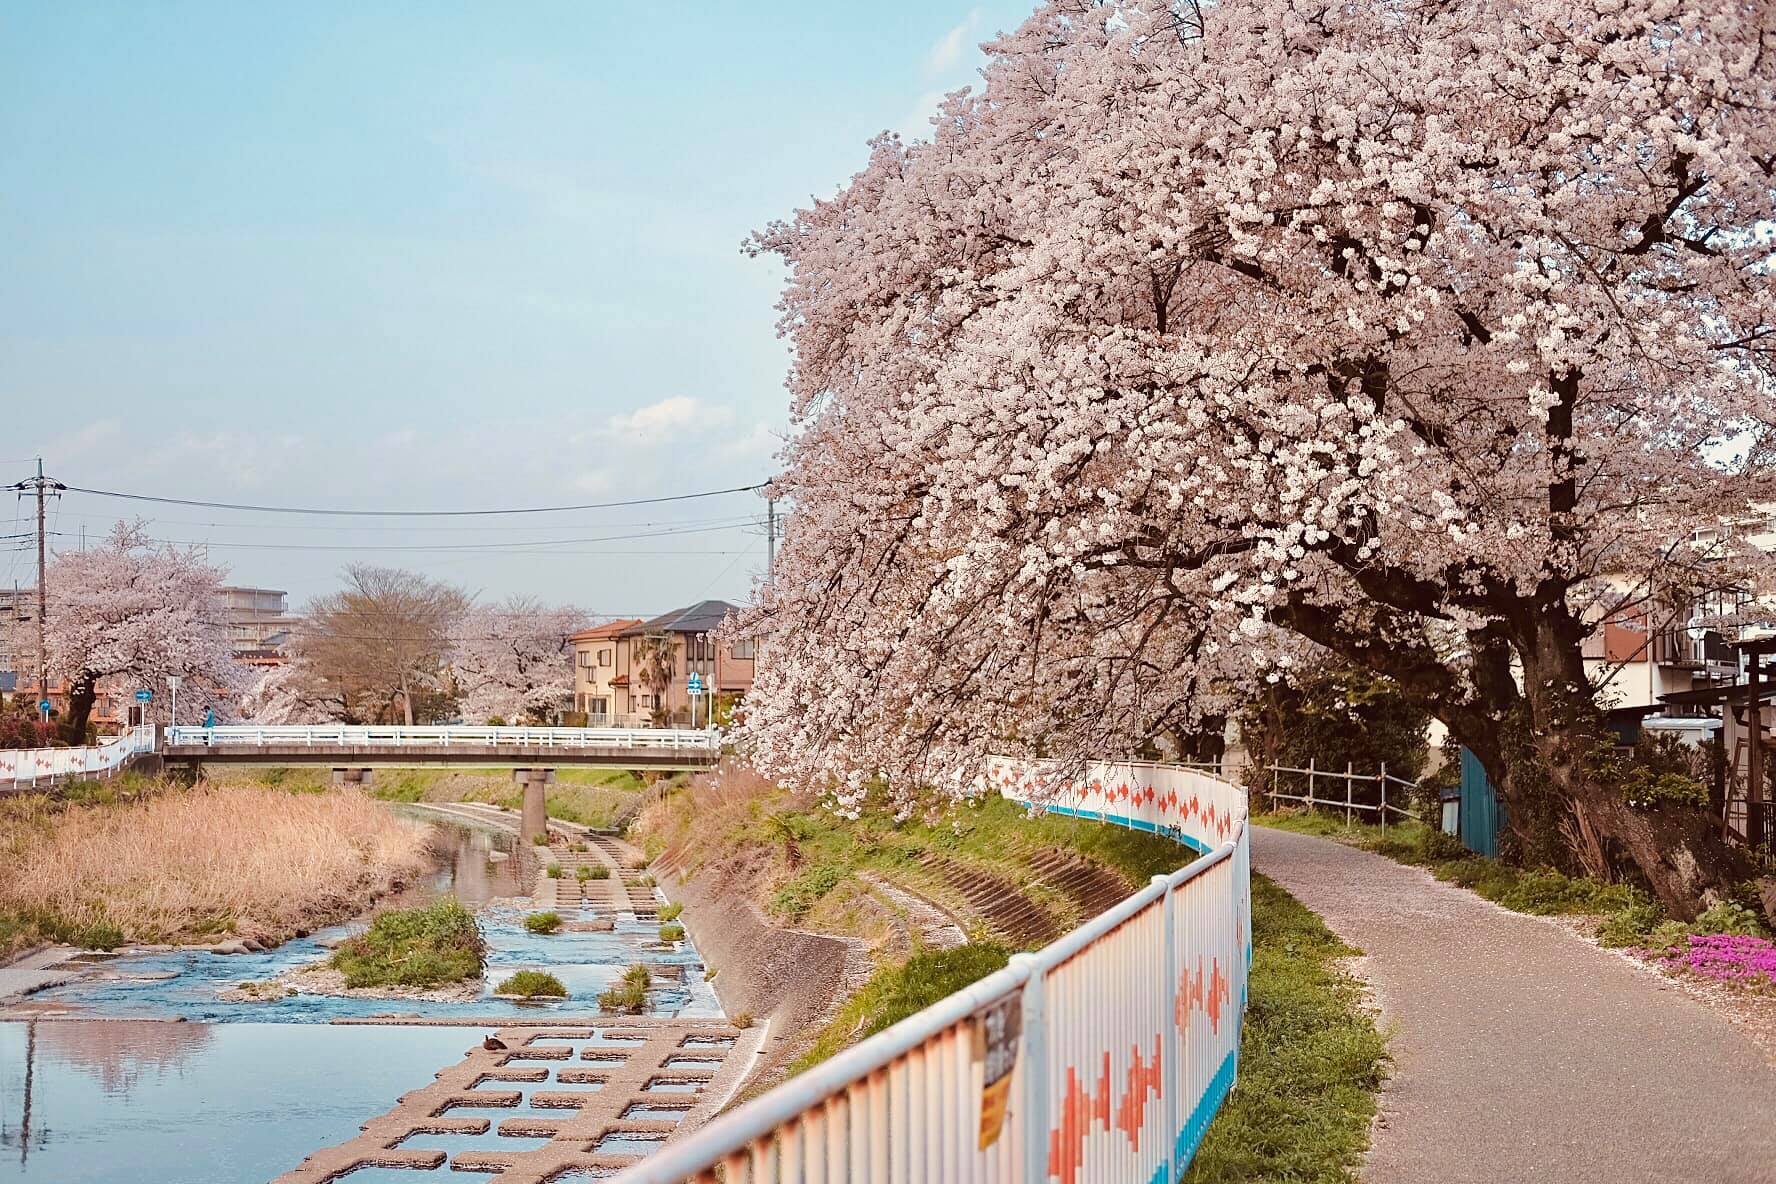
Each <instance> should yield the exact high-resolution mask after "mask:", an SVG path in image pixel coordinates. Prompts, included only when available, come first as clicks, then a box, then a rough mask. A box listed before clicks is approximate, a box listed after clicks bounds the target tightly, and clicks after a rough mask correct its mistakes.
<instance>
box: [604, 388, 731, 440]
mask: <svg viewBox="0 0 1776 1184" xmlns="http://www.w3.org/2000/svg"><path fill="white" fill-rule="evenodd" d="M733 419H734V413H733V411H732V410H730V409H729V408H726V407H716V406H711V405H710V404H708V403H705V402H703V400H701V399H697V398H693V397H691V396H690V395H672V396H670V397H668V398H665V399H661V400H660V401H659V402H658V403H649V404H648V405H647V406H645V407H637V408H636V409H635V410H634V411H631V412H629V413H628V414H627V415H613V416H611V418H610V420H609V422H607V423H606V424H605V426H604V428H603V429H602V430H601V431H600V432H599V433H598V434H599V435H602V436H606V437H613V438H617V439H622V440H627V441H629V442H630V443H634V444H644V445H646V444H663V443H665V442H667V441H668V440H672V439H675V438H681V437H684V436H687V435H701V434H702V433H705V432H708V431H712V430H714V429H716V428H721V427H726V426H727V425H728V424H729V423H731V422H733Z"/></svg>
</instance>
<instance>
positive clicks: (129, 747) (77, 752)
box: [0, 727, 154, 785]
mask: <svg viewBox="0 0 1776 1184" xmlns="http://www.w3.org/2000/svg"><path fill="white" fill-rule="evenodd" d="M153 751H154V729H153V728H152V727H139V728H131V729H130V730H129V731H127V732H125V733H123V735H121V736H117V737H115V738H113V739H110V740H107V741H105V742H104V743H103V744H94V745H89V746H87V747H84V748H9V749H5V750H0V784H5V783H7V782H12V783H15V784H25V785H36V784H37V783H38V782H40V781H54V780H56V779H58V778H63V777H87V776H98V775H104V774H110V773H113V772H116V771H117V769H119V768H120V767H122V766H123V765H124V764H125V763H126V762H127V761H128V760H129V759H130V758H131V757H134V756H136V755H138V754H140V753H144V752H153Z"/></svg>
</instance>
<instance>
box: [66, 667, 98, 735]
mask: <svg viewBox="0 0 1776 1184" xmlns="http://www.w3.org/2000/svg"><path fill="white" fill-rule="evenodd" d="M98 700H99V681H98V679H96V678H94V677H92V675H90V674H82V675H81V676H80V677H79V678H76V679H75V680H74V682H73V685H71V686H70V687H69V688H68V718H67V719H64V720H63V721H62V738H63V739H65V740H66V741H67V742H68V743H69V744H85V743H86V725H87V721H89V720H90V719H92V712H93V705H94V704H95V703H97V702H98Z"/></svg>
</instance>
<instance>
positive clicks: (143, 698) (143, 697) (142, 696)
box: [136, 691, 154, 703]
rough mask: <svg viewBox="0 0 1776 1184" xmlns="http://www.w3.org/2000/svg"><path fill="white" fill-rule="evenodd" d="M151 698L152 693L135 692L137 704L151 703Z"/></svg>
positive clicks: (152, 696)
mask: <svg viewBox="0 0 1776 1184" xmlns="http://www.w3.org/2000/svg"><path fill="white" fill-rule="evenodd" d="M153 698H154V692H153V691H137V692H136V702H138V703H147V702H149V701H151V700H152V699H153Z"/></svg>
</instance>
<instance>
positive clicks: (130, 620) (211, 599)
mask: <svg viewBox="0 0 1776 1184" xmlns="http://www.w3.org/2000/svg"><path fill="white" fill-rule="evenodd" d="M222 578H223V572H222V571H221V570H220V569H219V568H215V567H212V566H210V565H209V564H208V563H206V562H205V561H204V560H203V559H202V558H201V557H200V556H199V555H197V554H196V553H194V552H189V551H182V550H178V549H176V548H173V547H166V548H160V549H157V548H155V547H153V546H151V545H150V543H149V540H148V537H147V533H146V530H145V528H144V526H143V524H142V523H141V522H136V523H134V524H130V523H123V522H119V523H118V524H117V526H116V527H115V528H114V529H113V530H112V532H111V534H110V535H109V536H108V537H107V538H106V540H105V541H104V543H102V544H101V545H99V546H97V547H94V548H92V549H91V550H85V551H69V552H65V553H63V554H61V555H58V556H56V558H55V560H54V562H53V563H51V564H50V566H49V572H48V584H47V586H48V588H49V589H50V593H51V594H50V599H49V612H48V614H47V615H46V616H45V617H44V630H45V642H46V648H47V650H48V657H49V673H50V677H51V678H52V679H60V680H62V681H64V682H65V683H66V684H67V686H68V699H69V703H68V714H67V717H66V718H65V719H64V720H63V722H62V726H63V733H64V735H65V736H66V737H67V738H68V739H69V740H70V741H73V742H76V743H78V742H79V740H80V739H81V738H82V737H84V736H85V734H86V726H87V721H88V720H89V719H90V718H91V716H92V709H93V705H94V703H95V702H96V701H97V699H98V693H99V690H100V688H101V687H113V688H116V689H117V690H119V691H129V690H133V689H137V688H147V689H149V690H152V691H153V692H154V695H155V697H154V702H153V708H152V712H151V714H153V715H156V716H157V717H158V718H159V719H160V720H162V721H163V722H164V721H166V720H167V719H168V718H169V716H168V714H167V713H168V712H169V711H170V709H171V706H172V701H171V696H170V695H169V694H167V693H166V680H167V679H168V678H169V677H177V678H179V679H180V680H181V682H180V685H179V702H180V706H181V708H182V709H184V710H185V711H187V712H188V713H189V714H187V715H186V716H185V718H186V720H187V722H190V721H192V720H196V719H198V718H200V717H201V716H202V715H203V714H204V713H205V712H206V711H208V710H210V709H211V708H214V709H215V711H216V713H217V714H218V715H219V716H222V717H224V718H226V717H227V716H229V715H230V714H232V705H233V703H234V702H235V700H236V699H237V698H238V696H239V694H240V690H241V688H242V685H243V683H244V681H245V670H244V668H243V667H242V666H240V665H239V664H238V663H237V662H235V661H234V656H233V650H232V647H231V646H230V644H229V640H228V632H227V625H226V622H225V620H224V617H223V609H222V599H221V594H220V591H219V589H220V586H221V583H222Z"/></svg>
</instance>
